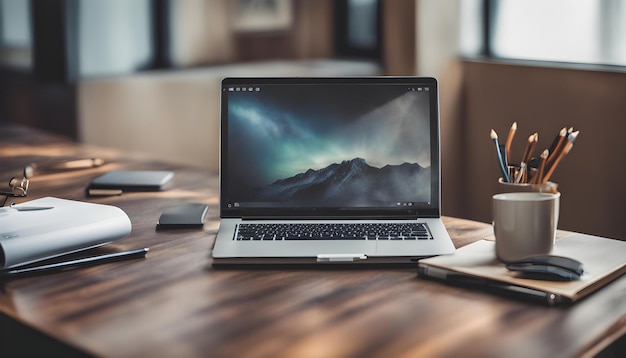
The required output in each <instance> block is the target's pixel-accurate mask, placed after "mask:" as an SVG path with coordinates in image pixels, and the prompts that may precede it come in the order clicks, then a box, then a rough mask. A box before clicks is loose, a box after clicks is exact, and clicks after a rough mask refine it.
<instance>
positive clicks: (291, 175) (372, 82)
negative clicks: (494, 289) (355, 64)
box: [212, 77, 454, 265]
mask: <svg viewBox="0 0 626 358" xmlns="http://www.w3.org/2000/svg"><path fill="white" fill-rule="evenodd" d="M220 145H221V152H220V160H221V162H220V217H221V224H220V228H219V231H218V234H217V238H216V241H215V246H214V248H213V253H212V256H213V264H214V265H219V264H264V263H270V264H281V263H284V264H299V263H302V264H317V263H320V264H327V263H335V264H337V263H346V264H348V263H349V264H363V263H365V264H367V263H411V262H415V261H416V260H417V259H419V258H422V257H427V256H434V255H439V254H450V253H452V252H454V245H453V244H452V241H451V240H450V237H449V235H448V233H447V231H446V229H445V227H444V225H443V223H442V221H441V218H440V214H441V210H440V202H441V200H440V197H441V195H440V186H441V180H440V143H439V111H438V90H437V81H436V80H435V79H434V78H422V77H340V78H225V79H223V81H222V84H221V143H220ZM294 224H296V225H294Z"/></svg>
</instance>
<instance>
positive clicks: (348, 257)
mask: <svg viewBox="0 0 626 358" xmlns="http://www.w3.org/2000/svg"><path fill="white" fill-rule="evenodd" d="M361 260H367V255H365V254H319V255H317V262H354V261H361Z"/></svg>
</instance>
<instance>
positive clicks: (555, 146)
mask: <svg viewBox="0 0 626 358" xmlns="http://www.w3.org/2000/svg"><path fill="white" fill-rule="evenodd" d="M566 138H567V128H565V127H563V129H561V131H559V134H558V135H557V136H556V138H554V141H553V142H552V145H551V146H550V148H549V149H548V150H549V152H550V155H549V156H548V162H552V161H554V158H556V155H555V153H557V152H558V151H559V149H561V147H562V146H563V143H565V140H566Z"/></svg>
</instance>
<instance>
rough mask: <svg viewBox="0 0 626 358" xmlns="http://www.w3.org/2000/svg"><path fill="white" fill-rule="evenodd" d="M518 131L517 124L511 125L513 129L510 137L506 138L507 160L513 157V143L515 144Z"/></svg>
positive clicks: (510, 131) (510, 130)
mask: <svg viewBox="0 0 626 358" xmlns="http://www.w3.org/2000/svg"><path fill="white" fill-rule="evenodd" d="M516 131H517V122H513V124H511V129H509V135H508V136H507V137H506V143H505V147H506V156H507V158H512V157H511V143H513V137H515V132H516Z"/></svg>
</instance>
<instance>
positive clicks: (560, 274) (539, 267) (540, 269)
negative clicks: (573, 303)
mask: <svg viewBox="0 0 626 358" xmlns="http://www.w3.org/2000/svg"><path fill="white" fill-rule="evenodd" d="M506 268H507V269H509V270H511V271H516V272H521V273H523V274H524V277H525V278H534V279H542V280H551V281H573V280H578V279H580V277H581V276H582V274H583V272H584V269H583V264H582V263H581V262H580V261H578V260H575V259H572V258H569V257H564V256H555V255H538V256H531V257H527V258H524V259H521V260H517V261H513V262H509V263H507V264H506Z"/></svg>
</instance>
